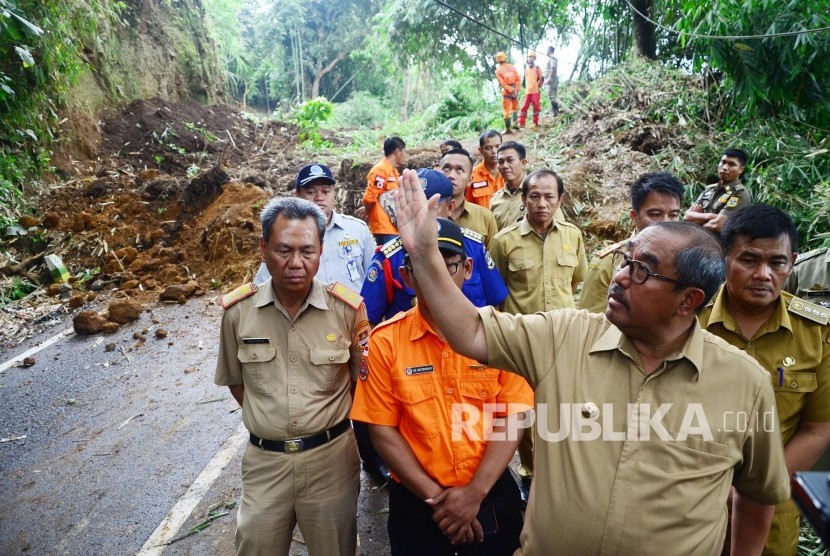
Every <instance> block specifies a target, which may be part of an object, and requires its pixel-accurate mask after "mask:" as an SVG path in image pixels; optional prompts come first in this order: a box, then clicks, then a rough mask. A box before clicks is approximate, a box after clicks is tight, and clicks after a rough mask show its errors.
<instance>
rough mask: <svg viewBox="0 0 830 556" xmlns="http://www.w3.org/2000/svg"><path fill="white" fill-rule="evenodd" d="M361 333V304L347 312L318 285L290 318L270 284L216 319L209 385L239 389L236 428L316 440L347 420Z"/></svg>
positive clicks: (264, 435) (269, 436)
mask: <svg viewBox="0 0 830 556" xmlns="http://www.w3.org/2000/svg"><path fill="white" fill-rule="evenodd" d="M367 334H368V322H367V321H366V313H365V307H364V305H362V304H361V305H360V307H359V309H358V310H355V309H353V308H352V307H350V306H349V305H347V304H346V303H345V302H343V301H341V300H340V299H337V298H336V297H334V296H333V295H330V294H329V293H328V292H327V291H326V287H325V285H324V284H322V283H321V282H318V281H317V280H314V282H313V283H312V286H311V291H310V292H309V295H308V297H307V298H306V302H305V304H304V305H303V306H302V307H301V308H300V310H299V311H298V312H297V315H296V316H295V317H294V319H291V318H290V317H289V316H288V313H287V312H286V310H285V308H284V307H283V306H282V304H281V303H280V302H279V300H278V299H277V298H276V295H275V294H274V290H273V288H272V287H271V280H270V279H269V280H268V281H266V282H265V283H264V284H263V285H262V286H261V287H259V289H258V290H257V291H256V293H254V294H253V295H252V296H250V297H248V298H245V299H243V300H241V301H239V302H237V303H236V304H234V305H233V306H231V307H229V308H228V309H227V310H226V311H225V312H224V314H223V315H222V328H221V336H220V341H219V357H218V362H217V366H216V374H215V377H214V382H215V383H216V384H218V385H220V386H231V385H237V384H244V386H245V392H244V399H243V404H242V422H243V423H244V424H245V428H247V429H248V431H249V432H251V433H253V434H255V435H257V436H259V437H260V438H265V439H267V440H286V439H291V438H297V437H300V436H308V435H312V434H317V433H319V432H322V431H325V430H327V429H329V428H331V427H333V426H334V425H336V424H337V423H339V422H340V421H342V420H343V419H345V418H346V417H348V415H349V410H350V408H351V395H350V386H351V382H352V381H353V380H356V378H357V374H358V372H359V370H360V357H361V354H362V346H361V345H360V342H361V341H362V342H364V343H365V341H366V335H367ZM263 339H265V340H267V341H262V340H263ZM246 340H247V341H246ZM254 340H255V341H254Z"/></svg>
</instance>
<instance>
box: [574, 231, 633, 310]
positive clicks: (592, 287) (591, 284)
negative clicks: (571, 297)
mask: <svg viewBox="0 0 830 556" xmlns="http://www.w3.org/2000/svg"><path fill="white" fill-rule="evenodd" d="M632 237H633V236H632ZM628 241H629V240H627V239H626V240H623V241H621V242H619V243H615V244H614V245H609V246H608V247H606V248H605V249H602V250H600V251H597V253H596V254H595V255H594V256H593V257H591V260H590V261H588V272H587V273H586V274H585V281H584V282H583V284H582V293H581V294H580V296H579V308H580V309H586V310H587V311H590V312H591V313H604V312H605V310H606V309H607V308H608V287H609V286H610V285H611V278H613V276H614V262H613V261H614V256H613V254H612V251H614V250H615V249H624V248H625V244H626V243H628Z"/></svg>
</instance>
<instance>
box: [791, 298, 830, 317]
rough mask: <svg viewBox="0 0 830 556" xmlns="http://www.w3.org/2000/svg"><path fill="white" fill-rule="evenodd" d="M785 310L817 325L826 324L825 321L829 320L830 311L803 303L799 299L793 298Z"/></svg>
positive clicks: (813, 304)
mask: <svg viewBox="0 0 830 556" xmlns="http://www.w3.org/2000/svg"><path fill="white" fill-rule="evenodd" d="M787 309H788V310H789V312H791V313H795V314H796V315H798V316H800V317H804V318H805V319H807V320H811V321H813V322H817V323H819V324H827V321H828V320H830V309H828V308H827V307H822V306H821V305H816V304H815V303H810V302H809V301H804V300H803V299H801V298H800V297H793V298H792V300H791V301H790V306H789V307H788V308H787Z"/></svg>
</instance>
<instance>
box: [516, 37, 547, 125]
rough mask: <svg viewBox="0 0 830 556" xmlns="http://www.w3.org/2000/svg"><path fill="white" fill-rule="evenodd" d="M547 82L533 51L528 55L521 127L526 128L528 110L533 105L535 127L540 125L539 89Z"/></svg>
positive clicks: (520, 119)
mask: <svg viewBox="0 0 830 556" xmlns="http://www.w3.org/2000/svg"><path fill="white" fill-rule="evenodd" d="M544 81H545V77H544V76H543V75H542V68H540V67H539V66H537V65H536V52H534V51H533V50H531V51H530V52H528V54H527V67H526V68H525V101H524V103H523V104H522V111H521V112H520V113H519V127H524V126H525V122H526V121H527V109H528V107H529V106H530V105H531V104H532V105H533V126H534V127H536V126H538V125H539V112H540V111H541V105H540V104H539V87H541V86H542V83H543V82H544Z"/></svg>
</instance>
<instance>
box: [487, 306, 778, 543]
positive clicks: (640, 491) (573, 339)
mask: <svg viewBox="0 0 830 556" xmlns="http://www.w3.org/2000/svg"><path fill="white" fill-rule="evenodd" d="M479 313H480V315H481V319H482V321H483V324H484V329H485V333H486V337H487V364H488V365H491V366H493V367H496V368H500V369H506V370H510V371H513V372H515V373H518V374H520V375H522V376H524V377H525V378H526V379H527V380H528V383H529V384H530V386H531V387H532V388H533V389H534V391H535V401H536V413H537V433H536V438H535V439H534V440H535V442H534V444H535V461H536V465H535V474H534V478H533V493H532V497H531V504H530V507H529V508H528V511H527V515H526V517H525V526H524V529H523V530H522V535H521V542H522V549H521V550H520V551H519V552H517V553H516V554H523V555H525V556H536V555H548V554H557V555H571V554H573V555H579V556H582V555H585V554H603V555H605V554H609V555H610V554H615V555H620V556H624V555H630V554H637V555H648V554H659V555H664V554H666V553H671V554H684V555H698V554H700V555H711V554H718V553H720V550H721V547H722V545H723V541H724V537H725V534H726V524H727V514H726V499H727V496H728V494H729V488H730V486H731V485H734V486H735V487H736V488H737V489H738V491H739V492H740V493H741V494H743V495H745V496H747V497H749V498H751V499H752V500H755V501H757V502H760V503H763V504H775V503H778V502H780V501H782V500H785V499H786V498H787V497H788V496H789V492H790V488H789V477H788V475H787V469H786V464H785V462H784V454H783V447H782V444H781V437H780V435H779V433H778V428H777V424H776V423H775V422H774V420H773V421H771V424H770V426H769V427H767V428H766V429H765V428H764V427H763V426H761V423H760V421H761V420H763V415H764V414H768V413H769V412H773V411H774V410H775V400H774V397H773V393H772V388H771V386H770V383H769V379H768V376H767V374H766V373H765V372H764V371H763V369H761V368H760V366H759V365H758V364H757V363H756V362H755V361H754V360H753V359H752V358H750V357H749V356H748V355H746V354H745V353H743V352H742V351H740V350H738V349H737V348H735V347H733V346H730V345H729V344H727V343H726V342H725V341H723V340H721V339H720V338H717V337H716V336H714V335H712V334H709V333H708V332H706V331H704V330H701V329H700V328H699V327H698V326H696V325H695V326H693V327H692V329H691V333H690V335H689V337H688V339H687V340H686V343H685V345H684V346H683V347H682V349H681V350H680V351H679V352H678V353H676V354H675V355H673V356H671V357H669V358H667V359H666V361H664V363H663V365H662V366H661V367H660V368H658V369H657V370H656V371H654V372H652V373H650V374H648V375H646V374H645V373H644V371H643V367H642V363H641V361H640V358H639V356H638V354H637V350H636V349H635V347H634V345H633V344H632V342H631V340H630V339H629V338H627V337H626V336H625V335H623V334H622V332H620V330H619V329H618V328H617V327H615V326H614V325H612V324H611V323H610V322H608V320H607V319H606V318H605V316H604V315H596V314H590V313H588V312H586V311H576V310H562V311H551V312H547V313H541V314H535V315H509V314H507V313H496V311H495V310H494V309H492V308H482V309H479ZM629 404H634V405H629ZM640 404H643V405H640ZM663 404H670V405H663ZM638 412H639V415H640V416H639V420H638V419H637V417H636V416H637V414H638ZM583 415H585V417H583ZM736 416H738V417H736ZM740 416H743V417H745V418H746V419H745V421H744V419H743V417H740ZM649 417H650V418H651V423H649V422H648V418H649Z"/></svg>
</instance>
